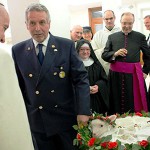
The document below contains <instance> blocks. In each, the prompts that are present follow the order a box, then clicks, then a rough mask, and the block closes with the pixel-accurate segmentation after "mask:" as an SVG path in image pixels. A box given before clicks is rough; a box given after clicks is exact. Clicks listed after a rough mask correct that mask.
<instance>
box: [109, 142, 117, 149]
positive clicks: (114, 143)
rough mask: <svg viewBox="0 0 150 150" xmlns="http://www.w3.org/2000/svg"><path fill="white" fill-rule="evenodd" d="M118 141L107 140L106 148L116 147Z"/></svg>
mask: <svg viewBox="0 0 150 150" xmlns="http://www.w3.org/2000/svg"><path fill="white" fill-rule="evenodd" d="M117 146H118V143H117V142H109V143H108V149H114V148H117Z"/></svg>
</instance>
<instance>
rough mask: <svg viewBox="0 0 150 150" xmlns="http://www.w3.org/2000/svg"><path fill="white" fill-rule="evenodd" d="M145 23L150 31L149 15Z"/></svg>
mask: <svg viewBox="0 0 150 150" xmlns="http://www.w3.org/2000/svg"><path fill="white" fill-rule="evenodd" d="M144 25H145V27H146V30H149V31H150V18H149V17H147V18H145V19H144Z"/></svg>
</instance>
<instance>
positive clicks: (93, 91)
mask: <svg viewBox="0 0 150 150" xmlns="http://www.w3.org/2000/svg"><path fill="white" fill-rule="evenodd" d="M97 92H98V86H97V85H93V86H90V94H95V93H97Z"/></svg>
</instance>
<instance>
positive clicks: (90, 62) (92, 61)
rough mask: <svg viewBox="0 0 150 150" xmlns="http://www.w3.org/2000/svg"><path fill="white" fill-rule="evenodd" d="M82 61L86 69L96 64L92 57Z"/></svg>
mask: <svg viewBox="0 0 150 150" xmlns="http://www.w3.org/2000/svg"><path fill="white" fill-rule="evenodd" d="M82 61H83V64H84V66H85V67H88V66H91V65H92V64H93V63H94V60H93V59H92V58H91V57H89V58H87V59H82Z"/></svg>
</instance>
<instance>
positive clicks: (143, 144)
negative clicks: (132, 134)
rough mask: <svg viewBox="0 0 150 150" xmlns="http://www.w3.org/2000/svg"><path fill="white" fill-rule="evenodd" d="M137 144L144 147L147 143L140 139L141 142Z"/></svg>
mask: <svg viewBox="0 0 150 150" xmlns="http://www.w3.org/2000/svg"><path fill="white" fill-rule="evenodd" d="M139 145H140V146H142V147H144V148H145V147H146V146H147V145H148V141H146V140H142V141H141V142H139Z"/></svg>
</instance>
